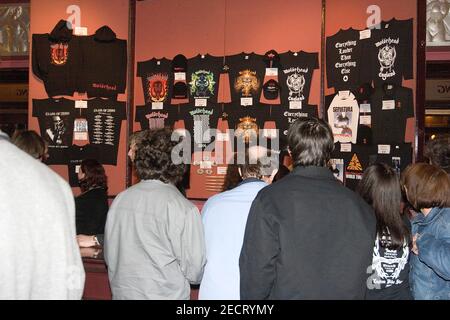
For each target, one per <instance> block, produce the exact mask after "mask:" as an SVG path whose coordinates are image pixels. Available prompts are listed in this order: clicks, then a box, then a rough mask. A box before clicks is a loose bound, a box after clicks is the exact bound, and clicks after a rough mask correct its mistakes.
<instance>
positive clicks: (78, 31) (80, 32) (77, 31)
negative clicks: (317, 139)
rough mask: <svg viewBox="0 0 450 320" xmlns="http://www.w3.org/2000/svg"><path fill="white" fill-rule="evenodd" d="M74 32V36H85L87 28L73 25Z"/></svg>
mask: <svg viewBox="0 0 450 320" xmlns="http://www.w3.org/2000/svg"><path fill="white" fill-rule="evenodd" d="M74 34H75V35H76V36H87V35H88V28H87V27H75V30H74Z"/></svg>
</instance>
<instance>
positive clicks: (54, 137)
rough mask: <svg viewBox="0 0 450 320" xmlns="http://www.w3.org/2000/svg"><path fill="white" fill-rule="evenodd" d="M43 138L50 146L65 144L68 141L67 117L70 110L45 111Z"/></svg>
mask: <svg viewBox="0 0 450 320" xmlns="http://www.w3.org/2000/svg"><path fill="white" fill-rule="evenodd" d="M45 116H46V119H45V121H46V124H45V128H46V129H45V138H46V139H47V141H50V143H51V144H52V146H60V145H67V144H69V143H72V141H70V142H69V141H68V139H69V136H68V134H67V133H68V132H67V131H68V121H69V119H68V117H69V116H70V112H46V113H45Z"/></svg>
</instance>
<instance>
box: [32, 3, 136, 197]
mask: <svg viewBox="0 0 450 320" xmlns="http://www.w3.org/2000/svg"><path fill="white" fill-rule="evenodd" d="M70 5H77V6H79V7H80V9H81V25H80V26H81V27H87V28H88V35H91V34H93V33H95V31H96V30H97V29H98V28H100V27H101V26H103V25H108V26H109V27H110V28H111V29H112V30H113V31H114V32H115V33H116V35H117V37H118V38H120V39H128V9H129V7H128V0H95V1H92V0H58V1H55V0H31V12H30V17H31V23H30V44H31V35H32V34H33V33H47V32H51V30H52V29H53V27H54V26H55V24H56V23H57V22H58V21H59V20H60V19H68V18H69V16H70V14H69V13H66V10H67V7H68V6H70ZM31 50H32V48H31ZM29 97H30V100H29V128H30V129H31V130H36V131H38V132H39V124H38V122H37V118H33V117H32V99H45V98H48V96H47V93H46V92H45V88H44V84H43V82H42V81H41V80H39V79H38V78H37V77H36V76H34V74H33V72H32V70H31V66H30V88H29ZM67 98H71V97H67ZM77 98H78V97H77ZM72 99H73V98H72ZM118 100H120V101H126V94H122V95H119V97H118ZM126 152H127V151H126V122H125V121H124V122H123V123H122V131H121V136H120V145H119V154H118V159H117V166H105V169H106V174H107V175H108V180H109V190H108V193H109V194H110V195H116V194H118V193H119V192H120V191H122V190H123V189H125V183H126V179H125V176H126ZM51 167H52V169H54V170H55V171H56V172H57V173H58V174H60V175H61V176H62V177H63V178H65V179H68V174H67V166H63V165H58V166H51ZM78 192H79V189H78V188H74V193H78Z"/></svg>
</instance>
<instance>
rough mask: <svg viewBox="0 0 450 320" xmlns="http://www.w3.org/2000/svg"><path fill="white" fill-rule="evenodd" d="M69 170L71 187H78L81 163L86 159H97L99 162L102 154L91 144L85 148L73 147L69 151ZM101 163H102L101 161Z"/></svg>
mask: <svg viewBox="0 0 450 320" xmlns="http://www.w3.org/2000/svg"><path fill="white" fill-rule="evenodd" d="M67 154H68V161H67V163H68V166H67V167H68V170H69V184H70V186H71V187H78V186H79V184H78V171H79V168H80V165H81V162H82V161H83V160H85V159H95V160H97V161H99V157H100V152H99V150H98V149H97V148H96V147H95V146H94V145H91V144H87V145H85V146H77V145H72V146H71V147H70V148H69V149H68V151H67ZM99 162H100V161H99Z"/></svg>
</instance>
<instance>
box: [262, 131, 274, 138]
mask: <svg viewBox="0 0 450 320" xmlns="http://www.w3.org/2000/svg"><path fill="white" fill-rule="evenodd" d="M263 136H264V137H266V138H276V137H277V129H263Z"/></svg>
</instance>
